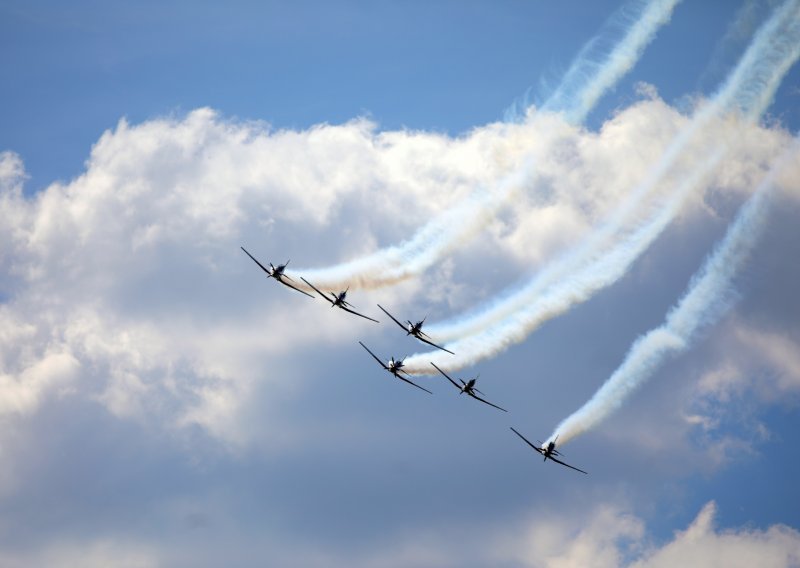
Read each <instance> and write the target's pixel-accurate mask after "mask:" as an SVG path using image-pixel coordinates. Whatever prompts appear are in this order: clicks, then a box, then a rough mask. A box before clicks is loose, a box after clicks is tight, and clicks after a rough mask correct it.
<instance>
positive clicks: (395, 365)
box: [359, 341, 433, 394]
mask: <svg viewBox="0 0 800 568" xmlns="http://www.w3.org/2000/svg"><path fill="white" fill-rule="evenodd" d="M359 343H361V342H360V341H359ZM361 347H363V348H364V349H366V350H367V353H369V354H370V355H372V358H373V359H375V360H376V361H377V362H378V364H379V365H380V366H381V367H383V368H384V369H385V370H387V371H389V372H390V373H391V374H393V375H394V376H395V378H398V379H400V380H401V381H405V382H407V383H408V384H410V385H413V386H415V387H417V388H418V389H422V390H424V391H425V392H427V393H429V394H433V393H432V392H431V391H429V390H428V389H426V388H425V387H421V386H419V385H418V384H417V383H414V382H412V381H410V380H408V379H407V378H405V377H404V376H402V375H401V374H400V373H405V371H404V370H403V360H402V359H401V360H400V361H395V360H394V357H392V358H391V359H389V361H388V363H384V362H383V361H381V360H380V359H378V356H377V355H375V353H373V352H372V351H370V350H369V347H367V346H366V345H364V344H363V343H361Z"/></svg>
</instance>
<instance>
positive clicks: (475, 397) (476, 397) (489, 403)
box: [469, 394, 508, 412]
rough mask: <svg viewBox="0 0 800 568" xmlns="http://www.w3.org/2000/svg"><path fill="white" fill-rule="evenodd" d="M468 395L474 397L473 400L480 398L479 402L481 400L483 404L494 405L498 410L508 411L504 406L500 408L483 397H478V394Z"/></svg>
mask: <svg viewBox="0 0 800 568" xmlns="http://www.w3.org/2000/svg"><path fill="white" fill-rule="evenodd" d="M469 396H471V397H472V398H474V399H475V400H480V401H481V402H483V403H485V404H488V405H489V406H494V407H495V408H497V409H498V410H502V411H503V412H508V410H506V409H505V408H500V407H499V406H497V405H496V404H492V403H491V402H489V401H488V400H483V399H482V398H481V397H479V396H475V395H474V394H470V395H469Z"/></svg>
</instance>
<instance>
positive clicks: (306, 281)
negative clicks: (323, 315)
mask: <svg viewBox="0 0 800 568" xmlns="http://www.w3.org/2000/svg"><path fill="white" fill-rule="evenodd" d="M300 280H302V281H303V282H305V283H306V284H308V285H309V286H311V287H312V288H313V289H314V291H315V292H316V293H317V294H319V295H320V296H322V297H323V298H325V299H326V300H328V301H329V302H330V303H331V304H333V303H335V300H332V299H331V298H329V297H328V296H327V295H326V294H325V292H323V291H322V290H320V289H319V288H317V287H316V286H314V285H313V284H312V283H311V282H309V281H308V280H306V279H305V278H303V277H302V276H301V277H300ZM287 286H288V284H287Z"/></svg>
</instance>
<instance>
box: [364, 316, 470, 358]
mask: <svg viewBox="0 0 800 568" xmlns="http://www.w3.org/2000/svg"><path fill="white" fill-rule="evenodd" d="M378 307H379V308H380V309H381V310H382V311H383V313H385V314H386V315H387V316H389V317H390V318H392V320H394V322H395V323H396V324H397V325H399V326H400V327H402V328H403V329H404V330H406V335H413V336H414V337H416V338H417V339H419V340H420V341H422V342H423V343H427V344H428V345H431V346H433V347H436V349H441V350H442V351H447V352H448V353H450V355H455V353H453V352H452V351H450V350H449V349H445V348H444V347H442V346H441V345H436V344H435V343H434V342H433V341H431V340H430V339H426V337H430V336H429V335H428V334H426V333H425V332H423V331H422V324H424V323H425V319H423V320H422V321H418V322H417V323H411V320H406V324H407V325H404V324H402V323H400V322H399V321H398V320H397V318H395V317H394V316H393V315H392V314H390V313H389V312H387V311H386V310H385V309H384V308H383V306H381V305H380V304H378Z"/></svg>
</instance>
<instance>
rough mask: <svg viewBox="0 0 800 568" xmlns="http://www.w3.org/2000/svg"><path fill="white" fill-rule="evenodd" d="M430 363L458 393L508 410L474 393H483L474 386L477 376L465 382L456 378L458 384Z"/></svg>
mask: <svg viewBox="0 0 800 568" xmlns="http://www.w3.org/2000/svg"><path fill="white" fill-rule="evenodd" d="M431 365H433V366H434V368H435V369H436V370H437V371H439V372H440V373H441V374H443V375H444V378H445V379H447V380H448V381H450V382H451V383H453V386H454V387H456V388H457V389H458V390H459V391H461V392H460V393H459V394H464V393H467V394H468V395H469V396H471V397H472V398H474V399H475V400H480V401H481V402H483V403H485V404H488V405H489V406H494V407H495V408H497V409H498V410H502V411H503V412H508V410H506V409H505V408H500V407H499V406H497V405H496V404H492V403H491V402H489V401H488V400H484V399H482V398H481V397H479V396H478V395H477V394H475V393H476V392H480V393H481V394H483V393H482V392H481V391H479V390H478V389H476V388H475V382H476V381H477V380H478V378H477V377H475V378H474V379H470V380H469V381H467V382H466V383H465V382H464V381H463V380H462V379H458V380H459V381H461V384H460V385H459V384H458V383H457V382H455V381H454V380H453V379H451V378H450V376H449V375H448V374H447V373H445V372H444V371H442V370H441V369H440V368H439V367H437V366H436V363H434V362H431Z"/></svg>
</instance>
